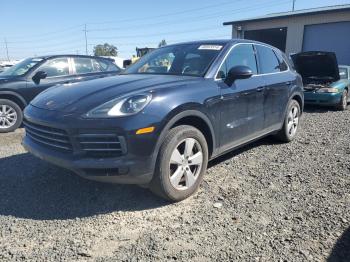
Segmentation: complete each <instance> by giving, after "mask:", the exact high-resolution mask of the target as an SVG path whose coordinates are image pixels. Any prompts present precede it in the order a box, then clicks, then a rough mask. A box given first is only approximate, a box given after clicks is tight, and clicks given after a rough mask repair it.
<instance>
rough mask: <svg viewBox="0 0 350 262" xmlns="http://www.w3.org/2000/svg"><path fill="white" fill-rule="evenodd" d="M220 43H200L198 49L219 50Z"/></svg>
mask: <svg viewBox="0 0 350 262" xmlns="http://www.w3.org/2000/svg"><path fill="white" fill-rule="evenodd" d="M221 48H222V45H201V46H200V47H198V49H199V50H217V51H219V50H221Z"/></svg>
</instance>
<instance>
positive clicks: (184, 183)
mask: <svg viewBox="0 0 350 262" xmlns="http://www.w3.org/2000/svg"><path fill="white" fill-rule="evenodd" d="M203 159H204V158H203V152H202V147H201V145H200V144H199V142H198V141H197V140H196V139H194V138H186V139H184V140H183V141H181V142H180V143H179V144H178V145H177V146H176V148H175V149H174V151H173V153H172V155H171V158H170V164H169V168H170V173H169V174H170V183H171V185H172V186H173V187H174V188H175V189H177V190H186V189H189V188H191V187H192V186H193V185H194V184H195V182H196V181H197V178H198V177H199V174H200V172H201V169H202V164H203Z"/></svg>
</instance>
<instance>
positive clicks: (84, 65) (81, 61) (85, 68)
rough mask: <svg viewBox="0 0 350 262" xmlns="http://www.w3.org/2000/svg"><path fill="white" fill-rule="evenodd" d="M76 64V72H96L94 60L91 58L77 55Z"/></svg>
mask: <svg viewBox="0 0 350 262" xmlns="http://www.w3.org/2000/svg"><path fill="white" fill-rule="evenodd" d="M74 64H75V72H76V73H77V74H87V73H93V72H94V68H93V66H92V61H91V59H90V58H85V57H75V58H74Z"/></svg>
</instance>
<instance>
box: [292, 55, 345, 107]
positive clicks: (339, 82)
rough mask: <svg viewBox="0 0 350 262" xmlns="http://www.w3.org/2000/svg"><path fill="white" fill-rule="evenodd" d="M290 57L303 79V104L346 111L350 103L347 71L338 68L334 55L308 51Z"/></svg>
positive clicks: (343, 68)
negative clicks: (333, 107)
mask: <svg viewBox="0 0 350 262" xmlns="http://www.w3.org/2000/svg"><path fill="white" fill-rule="evenodd" d="M291 57H292V60H293V63H294V67H295V69H296V70H297V72H298V73H299V74H300V75H301V76H302V78H303V83H304V99H305V104H314V105H324V106H335V107H336V108H337V109H338V110H345V109H346V107H347V104H348V102H350V96H349V87H350V81H349V77H348V76H349V74H348V70H349V69H348V68H347V67H340V68H339V66H338V62H337V57H336V55H335V53H333V52H323V51H310V52H303V53H298V54H294V55H292V56H291ZM340 73H341V74H340Z"/></svg>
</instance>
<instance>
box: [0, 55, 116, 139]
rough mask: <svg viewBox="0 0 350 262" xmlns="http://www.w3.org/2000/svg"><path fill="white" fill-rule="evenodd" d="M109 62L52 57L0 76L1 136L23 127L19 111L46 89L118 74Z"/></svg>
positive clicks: (27, 61)
mask: <svg viewBox="0 0 350 262" xmlns="http://www.w3.org/2000/svg"><path fill="white" fill-rule="evenodd" d="M120 71H121V69H120V68H119V67H118V66H116V65H115V64H114V62H113V60H111V59H107V58H103V57H94V56H82V55H51V56H40V57H34V58H28V59H25V60H23V61H21V62H19V63H17V64H15V65H13V66H12V67H10V68H8V69H6V70H5V71H4V72H2V73H0V133H6V132H11V131H14V130H15V129H17V128H18V127H19V126H20V125H21V124H22V119H23V112H22V110H23V109H24V108H25V107H26V106H27V105H28V104H29V102H30V101H31V100H32V99H33V98H34V97H35V96H37V95H38V94H39V93H41V92H42V91H44V90H46V89H47V88H49V87H52V86H54V85H58V84H64V83H74V82H78V81H86V80H91V79H94V78H101V77H105V76H111V75H117V74H118V73H119V72H120Z"/></svg>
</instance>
